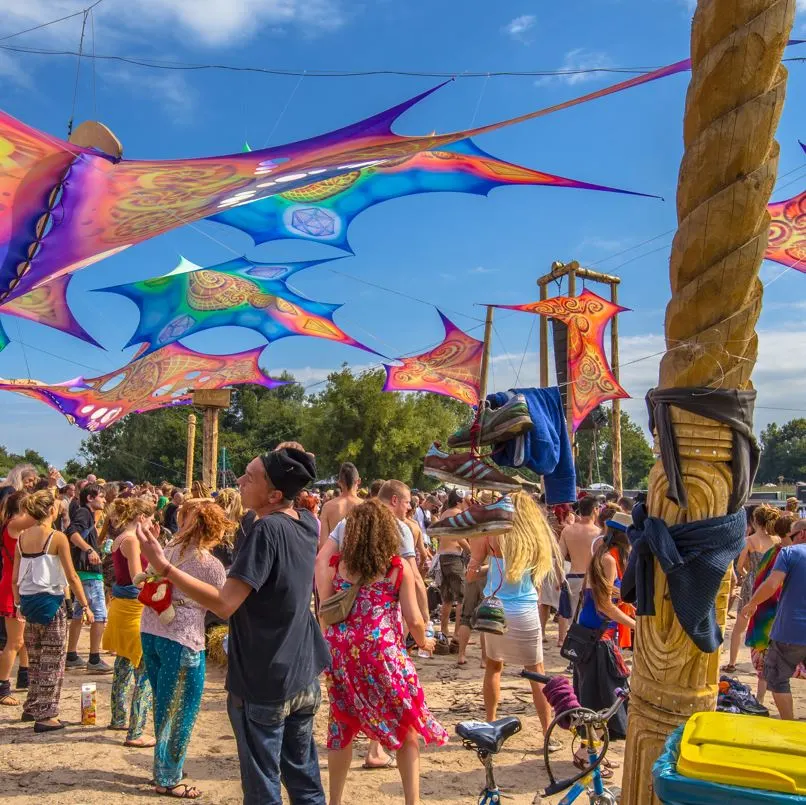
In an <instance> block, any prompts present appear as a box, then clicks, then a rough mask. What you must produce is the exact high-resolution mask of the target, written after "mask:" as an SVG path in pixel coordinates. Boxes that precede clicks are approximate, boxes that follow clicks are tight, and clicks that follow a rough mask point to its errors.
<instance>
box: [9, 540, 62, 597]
mask: <svg viewBox="0 0 806 805" xmlns="http://www.w3.org/2000/svg"><path fill="white" fill-rule="evenodd" d="M54 533H55V532H54V531H51V532H50V536H49V537H48V539H47V542H46V543H45V545H44V547H43V548H42V550H41V551H40V552H39V553H23V551H22V547H21V543H22V540H21V539H19V540H17V550H18V551H19V552H20V575H19V588H20V595H36V594H37V593H47V594H48V595H62V594H63V593H64V588H65V587H66V586H67V579H66V578H65V575H64V569H63V568H62V563H61V561H60V560H59V557H58V556H56V555H53V556H51V555H50V554H49V553H48V548H49V547H50V542H51V540H52V539H53V535H54Z"/></svg>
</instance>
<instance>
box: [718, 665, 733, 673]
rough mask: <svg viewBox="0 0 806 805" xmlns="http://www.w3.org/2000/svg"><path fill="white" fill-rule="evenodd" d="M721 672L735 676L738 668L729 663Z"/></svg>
mask: <svg viewBox="0 0 806 805" xmlns="http://www.w3.org/2000/svg"><path fill="white" fill-rule="evenodd" d="M719 670H720V671H724V672H725V673H726V674H735V673H736V666H735V665H731V664H730V663H728V664H727V665H723V666H722V667H721V668H720V669H719Z"/></svg>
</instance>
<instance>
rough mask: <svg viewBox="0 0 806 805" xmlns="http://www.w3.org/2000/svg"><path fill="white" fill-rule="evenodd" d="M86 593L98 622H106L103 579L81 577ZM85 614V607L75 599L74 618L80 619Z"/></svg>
mask: <svg viewBox="0 0 806 805" xmlns="http://www.w3.org/2000/svg"><path fill="white" fill-rule="evenodd" d="M81 586H82V587H83V588H84V595H86V596H87V603H89V605H90V611H91V612H92V616H93V617H94V618H95V622H96V623H106V596H105V595H104V582H103V579H81ZM83 614H84V607H82V606H81V604H79V602H78V601H77V600H75V599H73V620H78V619H79V618H80V617H81V616H82V615H83Z"/></svg>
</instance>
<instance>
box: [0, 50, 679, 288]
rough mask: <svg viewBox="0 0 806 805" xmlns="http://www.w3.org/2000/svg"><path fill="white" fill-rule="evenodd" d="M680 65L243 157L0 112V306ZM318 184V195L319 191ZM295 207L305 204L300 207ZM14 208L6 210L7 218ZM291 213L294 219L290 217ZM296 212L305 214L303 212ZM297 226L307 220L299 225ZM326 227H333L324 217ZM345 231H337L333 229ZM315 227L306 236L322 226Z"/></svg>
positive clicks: (394, 114)
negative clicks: (71, 136)
mask: <svg viewBox="0 0 806 805" xmlns="http://www.w3.org/2000/svg"><path fill="white" fill-rule="evenodd" d="M686 69H688V61H685V62H678V63H677V64H674V65H669V66H668V67H664V68H661V69H660V70H655V71H653V72H650V73H646V74H645V75H641V76H636V77H634V78H631V79H629V80H627V81H622V82H620V83H618V84H614V85H613V86H611V87H606V88H604V89H601V90H597V91H595V92H592V93H589V94H588V95H584V96H582V97H579V98H574V99H572V100H569V101H566V102H564V103H561V104H558V105H556V106H553V107H549V108H547V109H539V110H537V111H534V112H529V113H527V114H525V115H521V116H519V117H516V118H512V119H510V120H504V121H500V122H498V123H492V124H490V125H487V126H480V127H478V128H476V129H472V130H467V131H458V132H452V133H449V134H439V135H437V134H430V135H426V136H413V137H408V136H399V135H396V134H394V132H393V131H392V125H393V123H394V122H395V121H396V120H397V118H398V117H400V115H402V114H403V113H404V112H406V111H407V110H408V109H410V108H411V107H412V106H414V105H415V104H417V103H418V102H419V101H420V100H422V99H423V98H425V97H426V96H428V95H430V94H431V93H432V92H434V91H435V90H436V89H438V87H435V88H434V89H431V90H428V91H426V92H423V93H421V94H419V95H417V96H415V97H414V98H411V99H409V100H407V101H404V102H403V103H400V104H398V105H397V106H394V107H392V108H390V109H387V110H385V111H383V112H380V113H378V114H376V115H374V116H373V117H370V118H367V119H366V120H362V121H360V122H358V123H354V124H352V125H350V126H346V127H344V128H341V129H338V130H336V131H332V132H330V133H328V134H322V135H319V136H316V137H312V138H310V139H308V140H301V141H299V142H296V143H289V144H288V145H281V146H277V147H274V148H266V149H262V150H260V151H253V152H249V153H241V154H231V155H228V156H222V157H205V158H201V159H174V160H165V161H154V160H143V161H140V160H128V159H118V158H116V157H112V156H109V155H106V154H102V153H100V152H98V151H97V150H95V149H90V148H83V147H81V146H77V145H74V144H71V143H67V142H64V141H62V140H59V139H57V138H55V137H51V136H50V135H46V134H44V133H42V132H39V131H37V130H36V129H34V128H31V127H30V126H26V125H25V124H24V123H21V122H20V121H18V120H15V119H14V118H13V117H11V116H10V115H8V114H5V113H2V112H0V192H8V195H4V196H2V198H3V199H4V200H5V201H4V206H2V207H0V304H5V303H7V302H9V301H11V300H12V299H15V298H17V297H19V296H22V295H24V294H26V293H28V292H29V291H31V290H33V289H35V288H37V287H39V286H40V285H43V284H44V283H46V282H48V280H50V279H52V278H54V277H56V276H61V275H65V274H68V273H71V272H73V271H77V270H79V269H81V268H84V267H86V266H88V265H91V264H93V263H95V262H97V261H98V260H101V259H103V258H104V257H107V256H109V255H113V254H116V253H118V252H120V251H122V250H123V249H126V248H128V247H129V246H132V245H134V244H136V243H139V242H141V241H143V240H146V239H147V238H152V237H155V236H157V235H160V234H163V233H164V232H167V231H169V230H170V229H174V228H176V227H179V226H182V225H184V224H189V223H191V222H193V221H197V220H199V219H201V218H206V217H208V216H211V215H214V214H215V213H218V212H222V211H223V210H225V209H228V208H232V207H238V206H240V205H243V204H250V203H253V202H255V201H259V200H260V199H263V198H268V197H270V196H273V195H275V194H278V193H284V194H286V195H288V194H289V193H292V192H293V191H294V190H297V189H299V188H304V187H307V188H308V190H307V191H306V194H307V195H309V196H310V194H311V192H312V191H311V190H310V186H311V185H312V184H314V183H321V182H326V181H327V180H330V179H337V178H339V177H342V176H345V175H348V176H349V175H351V174H353V173H354V172H355V171H359V170H361V169H363V168H367V167H374V166H378V165H383V164H384V163H386V162H390V161H396V160H401V159H406V158H409V157H415V156H416V155H418V154H420V153H422V152H424V151H431V150H439V151H444V150H445V149H446V148H447V147H449V146H451V145H453V144H455V143H458V142H460V141H462V140H466V139H468V138H469V137H470V136H473V135H480V134H484V133H487V132H490V131H495V130H496V129H500V128H504V127H506V126H510V125H514V124H515V123H520V122H523V121H526V120H531V119H535V118H538V117H542V116H544V115H547V114H550V113H552V112H556V111H558V110H560V109H565V108H570V107H572V106H575V105H578V104H580V103H584V102H586V101H589V100H593V99H596V98H601V97H604V96H606V95H609V94H612V93H615V92H619V91H621V90H625V89H629V88H631V87H635V86H638V85H639V84H644V83H647V82H649V81H654V80H656V79H658V78H663V77H665V76H668V75H672V74H674V73H679V72H682V71H684V70H686ZM321 192H322V190H321V186H320V190H319V191H318V195H321ZM304 206H308V207H309V206H310V203H309V202H306V203H305V205H304ZM12 210H13V214H12ZM292 217H293V216H292ZM303 218H304V216H303ZM299 223H302V224H303V227H304V226H305V224H304V222H303V221H299ZM332 223H333V229H334V232H335V231H336V230H337V229H338V227H337V226H336V222H335V220H333V221H332ZM342 228H343V227H342ZM328 229H329V225H327V226H323V225H322V224H318V225H316V226H315V227H314V229H313V231H314V232H319V231H321V232H322V233H326V232H327V231H328Z"/></svg>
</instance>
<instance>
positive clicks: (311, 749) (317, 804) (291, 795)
mask: <svg viewBox="0 0 806 805" xmlns="http://www.w3.org/2000/svg"><path fill="white" fill-rule="evenodd" d="M321 702H322V693H321V690H320V688H319V680H314V681H313V683H312V684H311V685H310V686H309V687H308V688H306V689H305V690H303V691H302V692H301V693H298V694H297V695H296V696H294V697H293V698H291V699H289V700H288V701H286V702H284V703H280V704H253V703H251V702H247V701H244V700H243V699H241V698H240V697H239V696H234V695H233V694H232V693H230V694H229V696H228V698H227V713H228V714H229V720H230V722H231V723H232V730H233V732H234V733H235V741H236V743H237V745H238V760H239V761H240V764H241V786H242V787H243V802H244V805H281V803H282V801H283V800H282V794H281V791H280V781H281V780H282V783H283V785H285V787H286V791H288V799H289V801H290V802H291V803H292V805H325V792H324V789H323V788H322V778H321V777H320V775H319V756H318V754H317V751H316V742H315V741H314V738H313V719H314V716H315V715H316V711H317V710H318V709H319V705H320V704H321Z"/></svg>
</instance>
